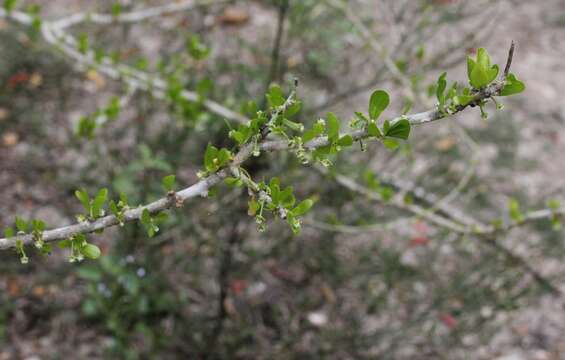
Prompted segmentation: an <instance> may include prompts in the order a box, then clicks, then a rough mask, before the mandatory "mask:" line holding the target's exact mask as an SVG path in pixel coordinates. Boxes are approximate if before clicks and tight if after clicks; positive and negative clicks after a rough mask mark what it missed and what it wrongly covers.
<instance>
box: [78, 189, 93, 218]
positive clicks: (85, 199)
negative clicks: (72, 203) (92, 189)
mask: <svg viewBox="0 0 565 360" xmlns="http://www.w3.org/2000/svg"><path fill="white" fill-rule="evenodd" d="M75 196H76V197H77V199H79V200H80V202H81V204H82V207H83V208H84V211H86V212H87V213H88V214H90V197H89V196H88V193H87V192H86V191H85V190H76V191H75Z"/></svg>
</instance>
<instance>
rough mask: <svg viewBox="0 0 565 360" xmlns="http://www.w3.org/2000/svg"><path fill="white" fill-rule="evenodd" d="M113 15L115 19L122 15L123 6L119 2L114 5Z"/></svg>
mask: <svg viewBox="0 0 565 360" xmlns="http://www.w3.org/2000/svg"><path fill="white" fill-rule="evenodd" d="M111 13H112V16H114V17H118V16H120V14H121V13H122V4H120V3H119V2H115V3H113V4H112V8H111Z"/></svg>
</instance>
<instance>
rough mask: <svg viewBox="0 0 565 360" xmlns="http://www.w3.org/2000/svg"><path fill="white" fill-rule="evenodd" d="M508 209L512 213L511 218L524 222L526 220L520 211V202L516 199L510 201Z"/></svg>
mask: <svg viewBox="0 0 565 360" xmlns="http://www.w3.org/2000/svg"><path fill="white" fill-rule="evenodd" d="M508 211H509V213H510V218H511V219H512V220H514V221H515V222H522V221H523V220H524V216H523V215H522V212H521V211H520V203H519V202H518V200H516V199H510V201H509V202H508Z"/></svg>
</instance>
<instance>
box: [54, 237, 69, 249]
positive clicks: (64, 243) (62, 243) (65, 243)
mask: <svg viewBox="0 0 565 360" xmlns="http://www.w3.org/2000/svg"><path fill="white" fill-rule="evenodd" d="M71 245H72V241H71V240H69V239H65V240H61V241H59V242H58V243H57V246H59V248H60V249H68V248H70V247H71Z"/></svg>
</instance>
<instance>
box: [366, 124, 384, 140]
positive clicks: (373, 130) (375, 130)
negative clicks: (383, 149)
mask: <svg viewBox="0 0 565 360" xmlns="http://www.w3.org/2000/svg"><path fill="white" fill-rule="evenodd" d="M367 133H368V134H369V136H374V137H378V138H380V137H382V136H383V135H382V134H381V131H380V130H379V127H378V126H377V124H376V123H375V122H374V121H371V122H369V124H368V125H367Z"/></svg>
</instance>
